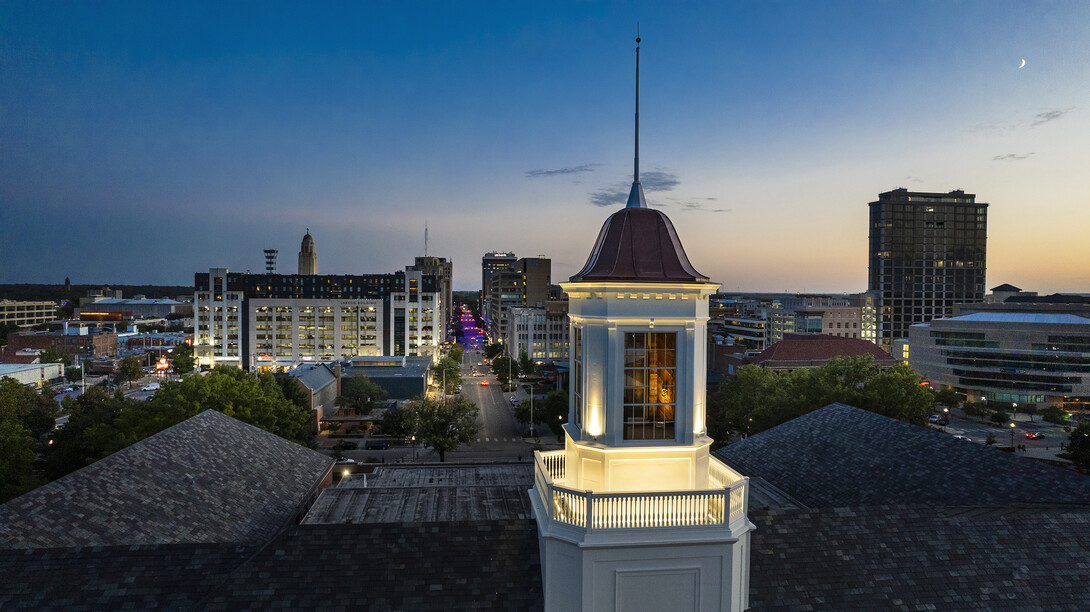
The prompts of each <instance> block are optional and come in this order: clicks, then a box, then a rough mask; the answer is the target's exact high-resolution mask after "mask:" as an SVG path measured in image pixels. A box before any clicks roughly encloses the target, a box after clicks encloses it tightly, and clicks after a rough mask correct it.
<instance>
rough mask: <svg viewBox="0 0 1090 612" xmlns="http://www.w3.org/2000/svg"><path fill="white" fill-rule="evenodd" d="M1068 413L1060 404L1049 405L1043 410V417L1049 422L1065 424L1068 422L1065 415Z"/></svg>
mask: <svg viewBox="0 0 1090 612" xmlns="http://www.w3.org/2000/svg"><path fill="white" fill-rule="evenodd" d="M1066 414H1067V413H1065V412H1064V411H1063V408H1060V407H1059V406H1049V407H1047V408H1045V409H1043V410H1041V418H1042V419H1044V420H1045V421H1048V422H1049V423H1056V424H1057V425H1063V424H1064V423H1066V422H1067V419H1065V418H1064V417H1065V416H1066Z"/></svg>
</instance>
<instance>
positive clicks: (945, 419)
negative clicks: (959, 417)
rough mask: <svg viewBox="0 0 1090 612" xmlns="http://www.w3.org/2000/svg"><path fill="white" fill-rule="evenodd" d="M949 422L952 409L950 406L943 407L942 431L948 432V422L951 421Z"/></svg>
mask: <svg viewBox="0 0 1090 612" xmlns="http://www.w3.org/2000/svg"><path fill="white" fill-rule="evenodd" d="M949 422H950V409H949V408H943V409H942V431H943V433H946V424H947V423H949Z"/></svg>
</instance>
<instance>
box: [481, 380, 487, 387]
mask: <svg viewBox="0 0 1090 612" xmlns="http://www.w3.org/2000/svg"><path fill="white" fill-rule="evenodd" d="M481 386H482V387H487V386H488V379H485V380H482V381H481Z"/></svg>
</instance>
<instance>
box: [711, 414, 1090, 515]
mask: <svg viewBox="0 0 1090 612" xmlns="http://www.w3.org/2000/svg"><path fill="white" fill-rule="evenodd" d="M715 455H716V456H717V457H719V459H720V460H722V461H723V462H724V463H726V464H727V465H729V466H731V467H732V468H734V469H735V470H737V471H738V472H740V473H742V474H745V475H746V476H749V477H751V478H754V477H757V478H763V479H764V480H766V481H768V482H770V483H772V484H774V485H775V486H776V487H778V488H779V489H780V490H782V491H783V492H785V493H786V494H787V495H788V496H790V497H791V498H792V499H793V500H797V502H798V503H801V504H803V505H804V506H806V507H809V508H822V507H835V508H838V507H847V506H877V505H884V504H889V505H925V506H979V505H1002V504H1020V503H1027V504H1041V503H1072V504H1088V503H1090V476H1084V475H1082V474H1078V473H1076V472H1073V471H1070V470H1065V469H1063V468H1058V467H1053V466H1050V465H1046V464H1044V463H1040V462H1038V461H1035V460H1032V459H1028V458H1025V457H1018V456H1016V455H1012V454H1010V453H1004V452H1002V451H1000V450H998V449H995V448H991V447H989V446H985V445H982V444H973V443H972V442H965V441H963V440H957V439H955V438H953V437H952V436H949V435H946V434H943V433H940V432H937V431H933V430H931V429H928V428H926V427H919V426H916V425H912V424H910V423H905V422H903V421H898V420H896V419H891V418H889V417H885V416H882V415H880V414H876V413H873V412H868V411H866V410H860V409H858V408H853V407H851V406H846V405H844V404H830V405H828V406H826V407H824V408H820V409H818V410H815V411H813V412H811V413H809V414H806V415H803V416H801V417H798V418H796V419H792V420H790V421H788V422H786V423H784V424H782V425H778V426H776V427H773V428H772V429H769V430H766V431H763V432H761V433H759V434H754V435H752V436H749V437H748V438H746V439H744V440H741V441H739V442H735V443H734V444H731V445H729V446H724V447H723V448H720V449H719V450H717V451H715Z"/></svg>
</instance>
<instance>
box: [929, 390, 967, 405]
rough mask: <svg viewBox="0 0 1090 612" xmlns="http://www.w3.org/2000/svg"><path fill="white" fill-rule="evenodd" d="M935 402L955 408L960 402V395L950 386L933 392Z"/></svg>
mask: <svg viewBox="0 0 1090 612" xmlns="http://www.w3.org/2000/svg"><path fill="white" fill-rule="evenodd" d="M935 403H936V404H938V405H940V406H946V407H947V408H956V407H957V405H958V404H960V403H961V396H960V395H958V392H957V391H954V390H953V389H951V388H950V387H946V388H945V389H940V390H938V391H936V392H935Z"/></svg>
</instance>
